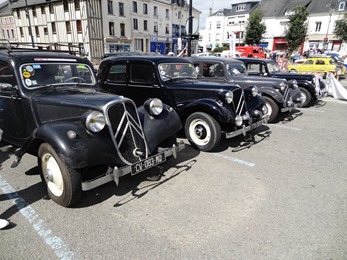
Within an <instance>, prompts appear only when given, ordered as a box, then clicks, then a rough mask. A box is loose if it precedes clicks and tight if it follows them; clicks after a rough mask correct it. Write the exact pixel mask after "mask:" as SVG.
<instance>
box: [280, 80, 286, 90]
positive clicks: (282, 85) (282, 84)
mask: <svg viewBox="0 0 347 260" xmlns="http://www.w3.org/2000/svg"><path fill="white" fill-rule="evenodd" d="M285 87H286V83H284V82H281V83H280V89H281V91H283V90H284V88H285Z"/></svg>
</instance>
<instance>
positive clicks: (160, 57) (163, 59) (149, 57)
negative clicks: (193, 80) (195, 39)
mask: <svg viewBox="0 0 347 260" xmlns="http://www.w3.org/2000/svg"><path fill="white" fill-rule="evenodd" d="M114 60H117V61H122V60H123V61H132V60H143V61H151V62H154V63H156V64H159V63H165V62H170V63H188V62H189V61H188V60H186V59H183V58H180V57H172V56H164V55H158V56H152V55H140V56H137V55H135V56H110V57H107V58H105V59H104V60H103V61H114ZM189 63H190V62H189Z"/></svg>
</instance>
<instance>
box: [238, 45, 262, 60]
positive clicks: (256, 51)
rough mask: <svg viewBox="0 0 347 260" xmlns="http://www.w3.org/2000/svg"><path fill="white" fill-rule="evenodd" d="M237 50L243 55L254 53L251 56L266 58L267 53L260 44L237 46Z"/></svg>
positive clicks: (247, 55)
mask: <svg viewBox="0 0 347 260" xmlns="http://www.w3.org/2000/svg"><path fill="white" fill-rule="evenodd" d="M236 51H238V52H241V56H242V57H250V56H249V55H250V54H252V57H251V58H266V53H265V52H264V49H263V48H262V47H260V46H236Z"/></svg>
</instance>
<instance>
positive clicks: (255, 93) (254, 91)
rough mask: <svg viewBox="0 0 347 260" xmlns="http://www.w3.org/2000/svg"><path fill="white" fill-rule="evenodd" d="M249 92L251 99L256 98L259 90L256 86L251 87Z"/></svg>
mask: <svg viewBox="0 0 347 260" xmlns="http://www.w3.org/2000/svg"><path fill="white" fill-rule="evenodd" d="M251 92H252V96H253V97H256V96H258V94H259V89H258V87H257V86H253V87H252V89H251Z"/></svg>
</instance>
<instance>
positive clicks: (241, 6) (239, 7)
mask: <svg viewBox="0 0 347 260" xmlns="http://www.w3.org/2000/svg"><path fill="white" fill-rule="evenodd" d="M245 10H246V5H245V4H241V5H237V6H236V11H237V12H241V11H245Z"/></svg>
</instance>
